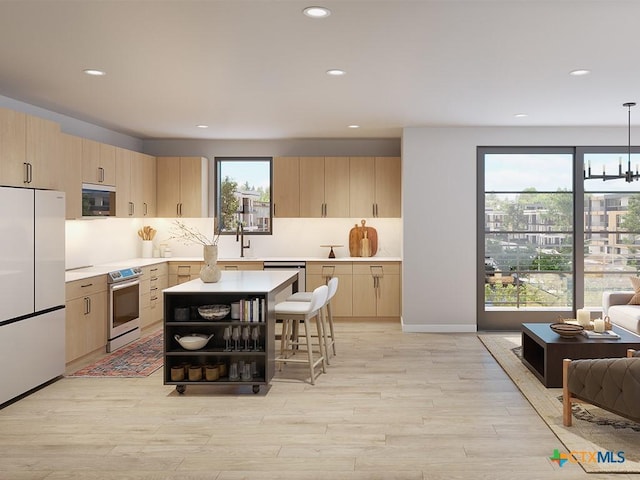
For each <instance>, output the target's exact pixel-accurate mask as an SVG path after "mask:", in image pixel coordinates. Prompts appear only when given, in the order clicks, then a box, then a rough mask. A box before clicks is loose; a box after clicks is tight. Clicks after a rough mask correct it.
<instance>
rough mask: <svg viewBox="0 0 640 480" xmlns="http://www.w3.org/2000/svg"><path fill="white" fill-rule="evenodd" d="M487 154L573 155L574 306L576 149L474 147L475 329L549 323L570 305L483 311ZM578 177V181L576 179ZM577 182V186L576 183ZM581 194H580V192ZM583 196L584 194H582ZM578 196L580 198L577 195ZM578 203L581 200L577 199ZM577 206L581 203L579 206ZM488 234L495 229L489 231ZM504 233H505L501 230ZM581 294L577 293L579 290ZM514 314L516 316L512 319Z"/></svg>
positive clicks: (578, 227)
mask: <svg viewBox="0 0 640 480" xmlns="http://www.w3.org/2000/svg"><path fill="white" fill-rule="evenodd" d="M488 154H489V155H490V154H563V155H567V154H568V155H572V157H573V169H572V170H573V178H572V182H571V185H572V192H571V193H572V194H573V199H574V202H573V224H572V230H571V233H570V234H571V235H573V251H572V265H573V276H572V279H573V280H572V281H573V289H572V297H571V300H572V301H571V303H572V305H573V306H575V305H576V304H577V303H576V302H577V301H578V300H579V296H578V294H577V293H578V292H581V291H582V286H581V285H578V284H577V282H576V281H575V279H576V278H577V277H578V275H577V273H576V272H577V270H578V269H579V268H580V267H581V264H582V261H580V264H579V263H578V262H577V258H576V257H577V254H576V252H578V251H579V252H582V251H583V248H584V247H583V246H582V245H579V244H578V243H577V237H579V240H580V243H582V239H583V237H584V235H583V234H582V232H583V230H584V229H583V227H582V225H581V223H582V220H581V218H582V214H581V213H579V210H578V205H576V204H577V202H576V196H577V193H576V189H577V188H578V187H581V184H582V168H581V167H580V169H579V172H578V162H576V148H575V147H566V146H559V147H526V146H521V147H506V146H479V147H477V149H476V155H477V158H476V165H477V189H476V193H477V202H476V204H477V217H476V218H477V223H476V225H477V229H476V231H477V242H476V246H477V252H476V259H477V264H476V273H477V277H476V286H477V290H476V301H477V303H476V316H477V328H478V330H519V329H520V324H521V323H535V322H548V323H553V322H555V321H557V319H558V317H559V316H562V317H567V316H569V315H571V310H572V309H571V308H570V309H567V308H553V307H549V308H548V309H535V310H533V309H531V310H522V309H515V308H514V309H504V310H486V308H485V290H484V289H485V266H484V257H485V234H486V233H487V232H485V194H486V192H485V155H488ZM578 178H579V180H580V181H579V182H578V181H577V179H578ZM578 184H580V185H578ZM581 195H582V193H581ZM582 196H584V195H582ZM577 198H580V197H577ZM580 204H582V202H580ZM580 206H581V205H580ZM577 231H580V232H581V235H580V236H578V235H576V232H577ZM490 233H491V234H494V233H498V232H490ZM505 233H508V232H505ZM580 295H581V293H580ZM514 317H517V318H516V320H514Z"/></svg>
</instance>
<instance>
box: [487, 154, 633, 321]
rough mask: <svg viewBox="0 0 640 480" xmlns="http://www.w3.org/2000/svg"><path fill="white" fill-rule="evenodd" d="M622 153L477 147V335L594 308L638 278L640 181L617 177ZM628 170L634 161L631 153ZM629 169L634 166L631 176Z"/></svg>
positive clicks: (623, 161)
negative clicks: (598, 175) (594, 175)
mask: <svg viewBox="0 0 640 480" xmlns="http://www.w3.org/2000/svg"><path fill="white" fill-rule="evenodd" d="M626 150H627V149H626V148H625V147H571V148H555V147H550V148H508V147H482V148H478V267H477V268H478V303H477V312H478V328H479V329H502V330H515V329H518V328H519V327H520V324H521V323H523V322H554V321H557V319H558V318H559V317H563V318H571V317H572V316H573V312H574V310H575V309H576V308H583V307H584V308H587V309H590V310H594V311H600V309H601V307H602V293H603V292H604V291H607V290H630V289H631V283H630V281H629V277H630V276H632V275H638V274H640V182H637V181H633V182H626V181H625V180H624V179H623V178H620V179H612V180H607V181H603V180H601V179H585V178H584V170H586V169H588V168H589V167H591V170H592V171H597V172H602V171H603V170H604V171H605V172H606V173H611V174H614V173H617V172H618V171H619V165H620V164H622V165H623V167H624V166H625V165H626V163H627V160H628V159H627V151H626ZM632 152H633V153H632V155H631V164H632V165H634V166H635V165H639V164H640V154H638V153H637V148H635V147H634V148H633V149H632ZM635 168H637V167H634V169H635Z"/></svg>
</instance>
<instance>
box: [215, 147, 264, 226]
mask: <svg viewBox="0 0 640 480" xmlns="http://www.w3.org/2000/svg"><path fill="white" fill-rule="evenodd" d="M225 162H268V164H269V206H268V211H269V216H268V223H269V228H268V230H267V231H254V230H250V229H247V230H244V235H273V157H267V156H259V157H253V156H240V157H214V169H213V170H214V182H215V218H216V221H217V222H219V219H220V218H221V214H222V189H221V182H222V178H221V176H222V175H221V170H222V166H223V164H224V163H225ZM245 213H247V212H245ZM265 218H267V217H265ZM220 234H221V235H235V234H236V230H235V229H234V230H226V231H221V232H220Z"/></svg>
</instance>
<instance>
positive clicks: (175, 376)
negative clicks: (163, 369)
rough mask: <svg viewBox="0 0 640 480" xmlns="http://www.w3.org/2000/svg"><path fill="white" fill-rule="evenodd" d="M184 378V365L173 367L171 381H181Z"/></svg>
mask: <svg viewBox="0 0 640 480" xmlns="http://www.w3.org/2000/svg"><path fill="white" fill-rule="evenodd" d="M182 380H184V367H183V366H182V365H174V366H173V367H171V381H172V382H181V381H182Z"/></svg>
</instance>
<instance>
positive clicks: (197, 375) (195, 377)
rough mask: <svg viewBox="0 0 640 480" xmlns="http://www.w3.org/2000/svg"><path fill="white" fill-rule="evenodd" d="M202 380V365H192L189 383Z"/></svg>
mask: <svg viewBox="0 0 640 480" xmlns="http://www.w3.org/2000/svg"><path fill="white" fill-rule="evenodd" d="M200 380H202V367H201V366H200V365H192V366H190V367H189V381H190V382H199V381H200Z"/></svg>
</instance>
